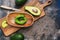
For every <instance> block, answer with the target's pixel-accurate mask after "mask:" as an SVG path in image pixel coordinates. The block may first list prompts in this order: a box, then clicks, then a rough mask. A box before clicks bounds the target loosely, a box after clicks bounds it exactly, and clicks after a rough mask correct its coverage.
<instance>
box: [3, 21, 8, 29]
mask: <svg viewBox="0 0 60 40" xmlns="http://www.w3.org/2000/svg"><path fill="white" fill-rule="evenodd" d="M7 26H8V24H7V22H6V20H4V21H3V22H2V28H6V27H7Z"/></svg>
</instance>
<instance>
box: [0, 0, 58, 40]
mask: <svg viewBox="0 0 60 40" xmlns="http://www.w3.org/2000/svg"><path fill="white" fill-rule="evenodd" d="M29 1H31V0H28V2H29ZM52 1H53V3H52V5H50V6H48V7H46V8H45V13H46V16H45V17H43V18H41V19H39V20H37V21H36V22H35V23H34V24H33V25H32V26H31V27H29V28H27V29H26V28H23V29H21V30H19V31H17V32H16V33H23V34H24V36H25V40H53V39H54V38H53V37H54V34H55V33H56V31H57V29H56V24H55V16H56V8H55V0H52ZM40 2H41V3H42V2H43V3H44V2H46V0H40ZM0 5H5V6H9V7H13V8H14V7H15V0H0ZM7 12H10V11H9V10H5V9H2V8H0V18H2V17H4V16H6V14H7ZM9 38H10V36H8V37H5V36H4V35H3V33H2V31H1V30H0V40H9Z"/></svg>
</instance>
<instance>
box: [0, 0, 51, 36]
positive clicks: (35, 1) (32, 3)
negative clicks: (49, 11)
mask: <svg viewBox="0 0 60 40" xmlns="http://www.w3.org/2000/svg"><path fill="white" fill-rule="evenodd" d="M49 4H51V0H47V2H46V3H44V4H40V3H39V1H38V0H32V1H30V2H29V3H28V4H25V5H24V6H26V5H28V6H36V7H38V8H39V9H40V10H41V15H40V16H39V17H35V16H34V20H35V21H36V20H38V19H39V18H41V17H43V16H45V12H44V7H46V6H47V5H49ZM24 6H23V7H22V8H20V10H22V11H24V12H26V11H25V10H24ZM4 19H6V17H4V18H2V19H0V27H1V23H2V21H3V20H4ZM1 29H2V31H3V33H4V35H5V36H9V35H11V34H12V33H14V32H16V31H18V30H20V29H21V28H16V27H13V26H10V25H8V27H7V28H1Z"/></svg>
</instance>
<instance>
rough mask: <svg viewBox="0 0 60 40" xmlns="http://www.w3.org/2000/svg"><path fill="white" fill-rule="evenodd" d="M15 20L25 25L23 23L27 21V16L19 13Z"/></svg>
mask: <svg viewBox="0 0 60 40" xmlns="http://www.w3.org/2000/svg"><path fill="white" fill-rule="evenodd" d="M15 22H16V23H17V24H20V25H23V24H25V23H26V22H27V18H26V17H25V15H22V14H21V15H19V16H17V17H16V18H15Z"/></svg>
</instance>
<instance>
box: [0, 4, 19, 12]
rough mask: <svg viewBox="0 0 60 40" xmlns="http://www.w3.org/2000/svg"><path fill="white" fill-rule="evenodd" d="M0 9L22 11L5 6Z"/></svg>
mask: <svg viewBox="0 0 60 40" xmlns="http://www.w3.org/2000/svg"><path fill="white" fill-rule="evenodd" d="M0 8H3V9H7V10H13V11H16V10H20V9H16V8H12V7H8V6H4V5H1V6H0Z"/></svg>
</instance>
